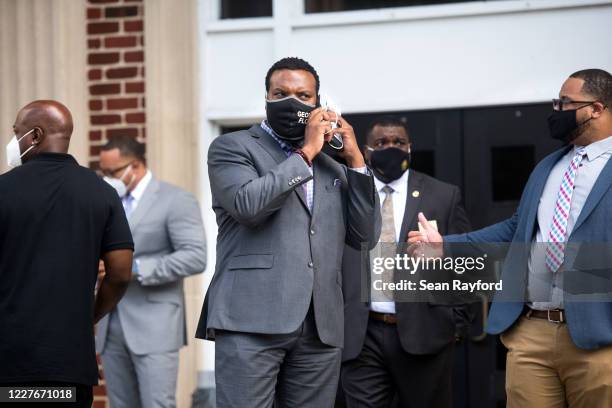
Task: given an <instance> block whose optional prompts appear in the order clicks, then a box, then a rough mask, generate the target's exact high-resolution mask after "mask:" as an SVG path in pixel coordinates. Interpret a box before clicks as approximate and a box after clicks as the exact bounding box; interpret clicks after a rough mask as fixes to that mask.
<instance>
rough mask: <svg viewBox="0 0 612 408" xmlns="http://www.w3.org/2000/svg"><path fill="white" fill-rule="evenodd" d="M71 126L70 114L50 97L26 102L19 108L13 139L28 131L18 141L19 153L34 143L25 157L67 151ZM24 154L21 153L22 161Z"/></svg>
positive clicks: (24, 158) (25, 158)
mask: <svg viewBox="0 0 612 408" xmlns="http://www.w3.org/2000/svg"><path fill="white" fill-rule="evenodd" d="M72 128H73V125H72V115H71V114H70V111H69V110H68V108H66V107H65V106H64V105H62V104H61V103H59V102H57V101H52V100H39V101H34V102H30V103H28V104H27V105H26V106H24V107H23V108H22V109H21V110H20V111H19V113H18V114H17V118H16V119H15V124H14V125H13V129H14V131H15V135H16V136H17V139H20V138H21V136H22V135H25V134H27V133H28V132H30V133H29V134H27V136H26V137H24V138H23V139H22V140H21V141H20V142H19V148H20V149H21V151H22V152H25V151H26V150H27V149H28V148H30V147H31V146H34V148H33V149H32V150H31V152H29V153H28V154H27V156H28V157H31V156H34V155H36V154H38V153H66V152H68V146H69V144H70V136H71V135H72ZM28 157H26V156H24V157H23V160H24V161H26V160H27V158H28Z"/></svg>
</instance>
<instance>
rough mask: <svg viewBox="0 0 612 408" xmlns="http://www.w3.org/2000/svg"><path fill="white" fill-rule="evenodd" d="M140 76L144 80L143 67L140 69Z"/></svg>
mask: <svg viewBox="0 0 612 408" xmlns="http://www.w3.org/2000/svg"><path fill="white" fill-rule="evenodd" d="M140 76H141V77H143V78H144V76H145V67H144V66H142V67H141V68H140Z"/></svg>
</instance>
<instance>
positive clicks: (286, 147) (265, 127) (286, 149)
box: [261, 119, 293, 154]
mask: <svg viewBox="0 0 612 408" xmlns="http://www.w3.org/2000/svg"><path fill="white" fill-rule="evenodd" d="M261 128H262V129H263V130H264V131H265V132H266V133H267V134H269V135H270V136H272V139H274V140H276V142H277V143H278V144H279V145H280V147H281V149H283V151H284V152H285V153H287V154H290V153H293V147H292V146H291V145H290V144H288V143H285V142H284V141H282V140H281V139H280V138H279V137H278V135H277V134H276V132H275V131H274V130H272V128H271V127H270V125H268V122H267V121H266V120H265V119H264V120H262V121H261Z"/></svg>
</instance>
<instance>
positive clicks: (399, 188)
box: [370, 170, 410, 314]
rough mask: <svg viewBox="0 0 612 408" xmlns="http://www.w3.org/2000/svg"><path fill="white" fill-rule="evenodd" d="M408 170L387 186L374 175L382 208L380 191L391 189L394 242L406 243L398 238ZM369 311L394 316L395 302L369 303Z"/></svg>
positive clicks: (382, 196)
mask: <svg viewBox="0 0 612 408" xmlns="http://www.w3.org/2000/svg"><path fill="white" fill-rule="evenodd" d="M409 172H410V170H406V171H405V172H404V174H402V177H400V178H398V179H397V180H393V181H392V182H390V183H389V184H385V183H383V182H382V181H380V180H379V179H378V178H376V174H374V185H375V186H376V191H378V196H379V198H380V205H381V208H382V205H383V202H384V201H385V197H386V194H385V193H384V192H383V191H382V190H383V188H384V187H385V186H387V185H388V186H389V187H391V188H392V189H393V192H392V193H391V199H392V200H393V222H394V224H395V241H396V242H400V241H407V239H408V237H403V238H402V237H400V233H401V229H402V222H403V220H404V211H405V210H406V200H407V199H408V173H409ZM370 310H372V311H374V312H377V313H388V314H395V302H372V303H370Z"/></svg>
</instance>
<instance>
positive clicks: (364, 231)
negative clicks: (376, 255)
mask: <svg viewBox="0 0 612 408" xmlns="http://www.w3.org/2000/svg"><path fill="white" fill-rule="evenodd" d="M346 179H347V182H348V197H347V201H348V202H347V234H346V241H345V242H346V243H347V244H348V245H350V246H351V247H353V248H355V249H356V250H358V251H361V249H362V248H361V246H362V244H366V245H367V247H368V249H372V248H374V247H375V246H376V244H377V242H378V239H379V237H380V230H381V228H382V217H381V215H380V204H379V202H378V194H377V193H376V189H375V187H374V178H373V176H372V174H371V172H370V171H368V173H367V174H363V173H360V172H358V171H355V170H352V169H348V168H347V169H346Z"/></svg>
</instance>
